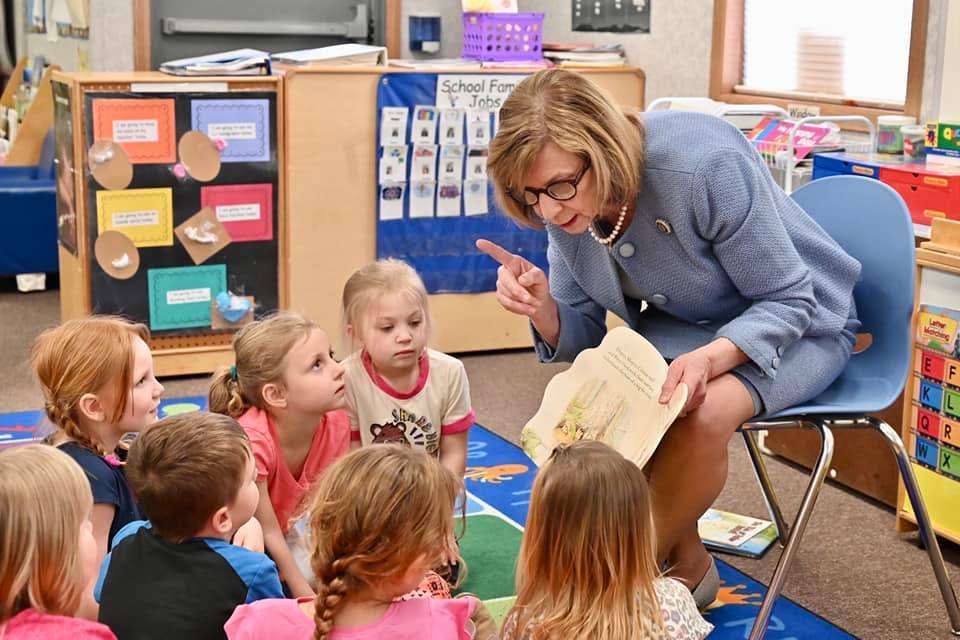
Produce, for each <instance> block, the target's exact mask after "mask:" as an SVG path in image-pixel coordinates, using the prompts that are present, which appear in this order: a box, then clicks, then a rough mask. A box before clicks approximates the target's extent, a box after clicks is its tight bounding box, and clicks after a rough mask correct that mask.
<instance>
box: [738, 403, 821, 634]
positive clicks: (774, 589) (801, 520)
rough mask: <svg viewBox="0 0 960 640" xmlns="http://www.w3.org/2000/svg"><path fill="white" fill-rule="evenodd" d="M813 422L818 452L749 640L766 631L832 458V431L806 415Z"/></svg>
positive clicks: (806, 420) (810, 422) (808, 420)
mask: <svg viewBox="0 0 960 640" xmlns="http://www.w3.org/2000/svg"><path fill="white" fill-rule="evenodd" d="M805 422H808V423H809V424H810V425H812V426H813V427H814V428H815V429H816V430H817V431H818V432H819V433H820V437H821V445H820V455H819V456H818V457H817V463H816V465H815V466H814V467H813V473H812V474H811V476H810V484H808V485H807V490H806V491H805V492H804V494H803V501H802V502H801V503H800V509H799V510H798V511H797V518H796V520H794V523H793V529H792V531H791V532H790V535H789V537H788V539H787V544H786V546H784V549H783V553H782V554H781V555H780V560H779V561H778V562H777V568H776V569H774V571H773V577H772V578H770V586H769V587H768V588H767V595H766V596H765V597H764V598H763V602H762V603H761V604H760V611H759V612H758V613H757V619H756V620H755V621H754V623H753V629H751V631H750V640H761V639H762V638H763V637H764V635H765V634H766V632H767V623H768V622H769V620H770V614H771V613H773V605H774V604H775V603H776V601H777V597H779V595H780V590H781V589H782V588H783V583H784V581H785V580H786V577H787V570H788V569H789V568H790V564H791V563H792V562H793V557H794V555H796V553H797V548H798V547H799V546H800V538H801V537H802V536H803V532H804V530H805V529H806V528H807V522H808V521H809V520H810V514H811V513H813V507H814V505H815V504H816V502H817V497H818V496H819V495H820V489H821V487H823V481H824V479H825V478H826V476H827V470H828V469H829V468H830V461H831V460H832V459H833V433H832V432H831V431H830V429H829V428H828V427H827V425H826V423H825V422H823V421H822V420H820V419H818V418H808V419H805Z"/></svg>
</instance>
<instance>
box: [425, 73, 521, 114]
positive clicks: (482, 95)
mask: <svg viewBox="0 0 960 640" xmlns="http://www.w3.org/2000/svg"><path fill="white" fill-rule="evenodd" d="M525 77H526V76H525V75H487V74H470V75H449V76H448V75H438V76H437V106H438V107H448V108H449V107H459V108H461V109H499V108H500V107H501V105H503V102H504V101H505V100H506V99H507V96H508V95H510V92H511V91H513V88H514V87H516V86H517V85H518V84H520V81H521V80H523V79H524V78H525Z"/></svg>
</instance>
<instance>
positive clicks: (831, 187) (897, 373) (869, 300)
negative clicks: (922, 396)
mask: <svg viewBox="0 0 960 640" xmlns="http://www.w3.org/2000/svg"><path fill="white" fill-rule="evenodd" d="M792 197H793V199H794V200H795V201H796V202H797V204H799V205H800V206H801V207H802V208H803V209H804V210H805V211H806V212H807V213H808V214H809V215H810V217H811V218H813V219H814V220H815V221H816V222H817V223H818V224H819V225H820V226H821V227H823V229H824V230H825V231H826V232H827V233H828V234H829V235H830V236H831V237H832V238H833V239H834V240H836V241H837V243H838V244H839V245H840V246H841V247H843V249H844V250H845V251H846V252H847V253H849V254H850V255H851V256H853V257H854V258H856V259H857V260H859V261H860V263H861V264H862V265H863V271H862V272H861V274H860V280H859V282H857V285H856V287H855V288H854V292H853V295H854V299H855V300H856V303H857V314H858V316H859V318H860V321H861V323H862V324H863V329H862V330H861V331H863V332H864V333H869V334H870V335H871V336H872V339H873V342H872V344H871V345H870V347H869V348H868V349H866V350H865V351H863V352H861V353H858V354H854V356H853V358H852V359H851V361H850V364H849V365H848V369H855V370H857V371H859V372H860V373H862V374H864V377H875V378H883V379H884V380H885V381H886V382H887V384H886V385H884V386H885V387H887V394H888V395H889V394H892V395H891V397H890V398H889V399H888V403H887V404H891V403H893V401H894V400H896V398H897V396H899V394H900V391H901V390H902V389H903V385H904V383H905V382H906V379H907V373H908V371H909V369H910V364H911V350H912V341H913V340H912V336H911V335H910V323H911V319H912V317H913V304H914V282H915V264H916V262H915V255H914V231H913V224H912V222H911V220H910V212H909V210H908V209H907V205H906V204H905V203H904V201H903V198H901V197H900V195H899V194H898V193H897V192H896V191H894V190H893V189H891V188H890V187H889V186H887V185H885V184H883V183H882V182H880V181H879V180H872V179H870V178H864V177H860V176H833V177H830V178H821V179H819V180H813V181H811V182H809V183H807V184H806V185H804V186H802V187H801V188H799V189H797V190H796V191H795V192H794V193H793V194H792Z"/></svg>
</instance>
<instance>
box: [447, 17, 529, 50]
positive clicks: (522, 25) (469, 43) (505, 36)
mask: <svg viewBox="0 0 960 640" xmlns="http://www.w3.org/2000/svg"><path fill="white" fill-rule="evenodd" d="M461 56H462V57H464V58H470V59H472V60H485V61H505V60H515V61H522V60H540V59H541V58H543V14H542V13H471V12H467V13H464V14H463V53H462V54H461Z"/></svg>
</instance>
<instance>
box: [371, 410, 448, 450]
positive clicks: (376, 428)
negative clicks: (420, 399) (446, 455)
mask: <svg viewBox="0 0 960 640" xmlns="http://www.w3.org/2000/svg"><path fill="white" fill-rule="evenodd" d="M370 435H371V436H373V442H374V443H375V444H382V443H385V442H389V443H395V444H404V445H407V446H414V447H423V448H424V449H426V450H427V453H429V454H431V455H434V454H436V453H437V450H438V449H439V448H440V446H439V443H440V434H438V433H437V430H436V428H434V426H433V423H432V422H430V420H429V419H427V417H426V416H418V415H417V414H415V413H412V412H410V411H407V410H406V409H403V408H402V407H397V408H396V409H394V410H393V411H392V412H391V415H390V419H388V420H385V421H383V422H382V423H373V424H371V425H370Z"/></svg>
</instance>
